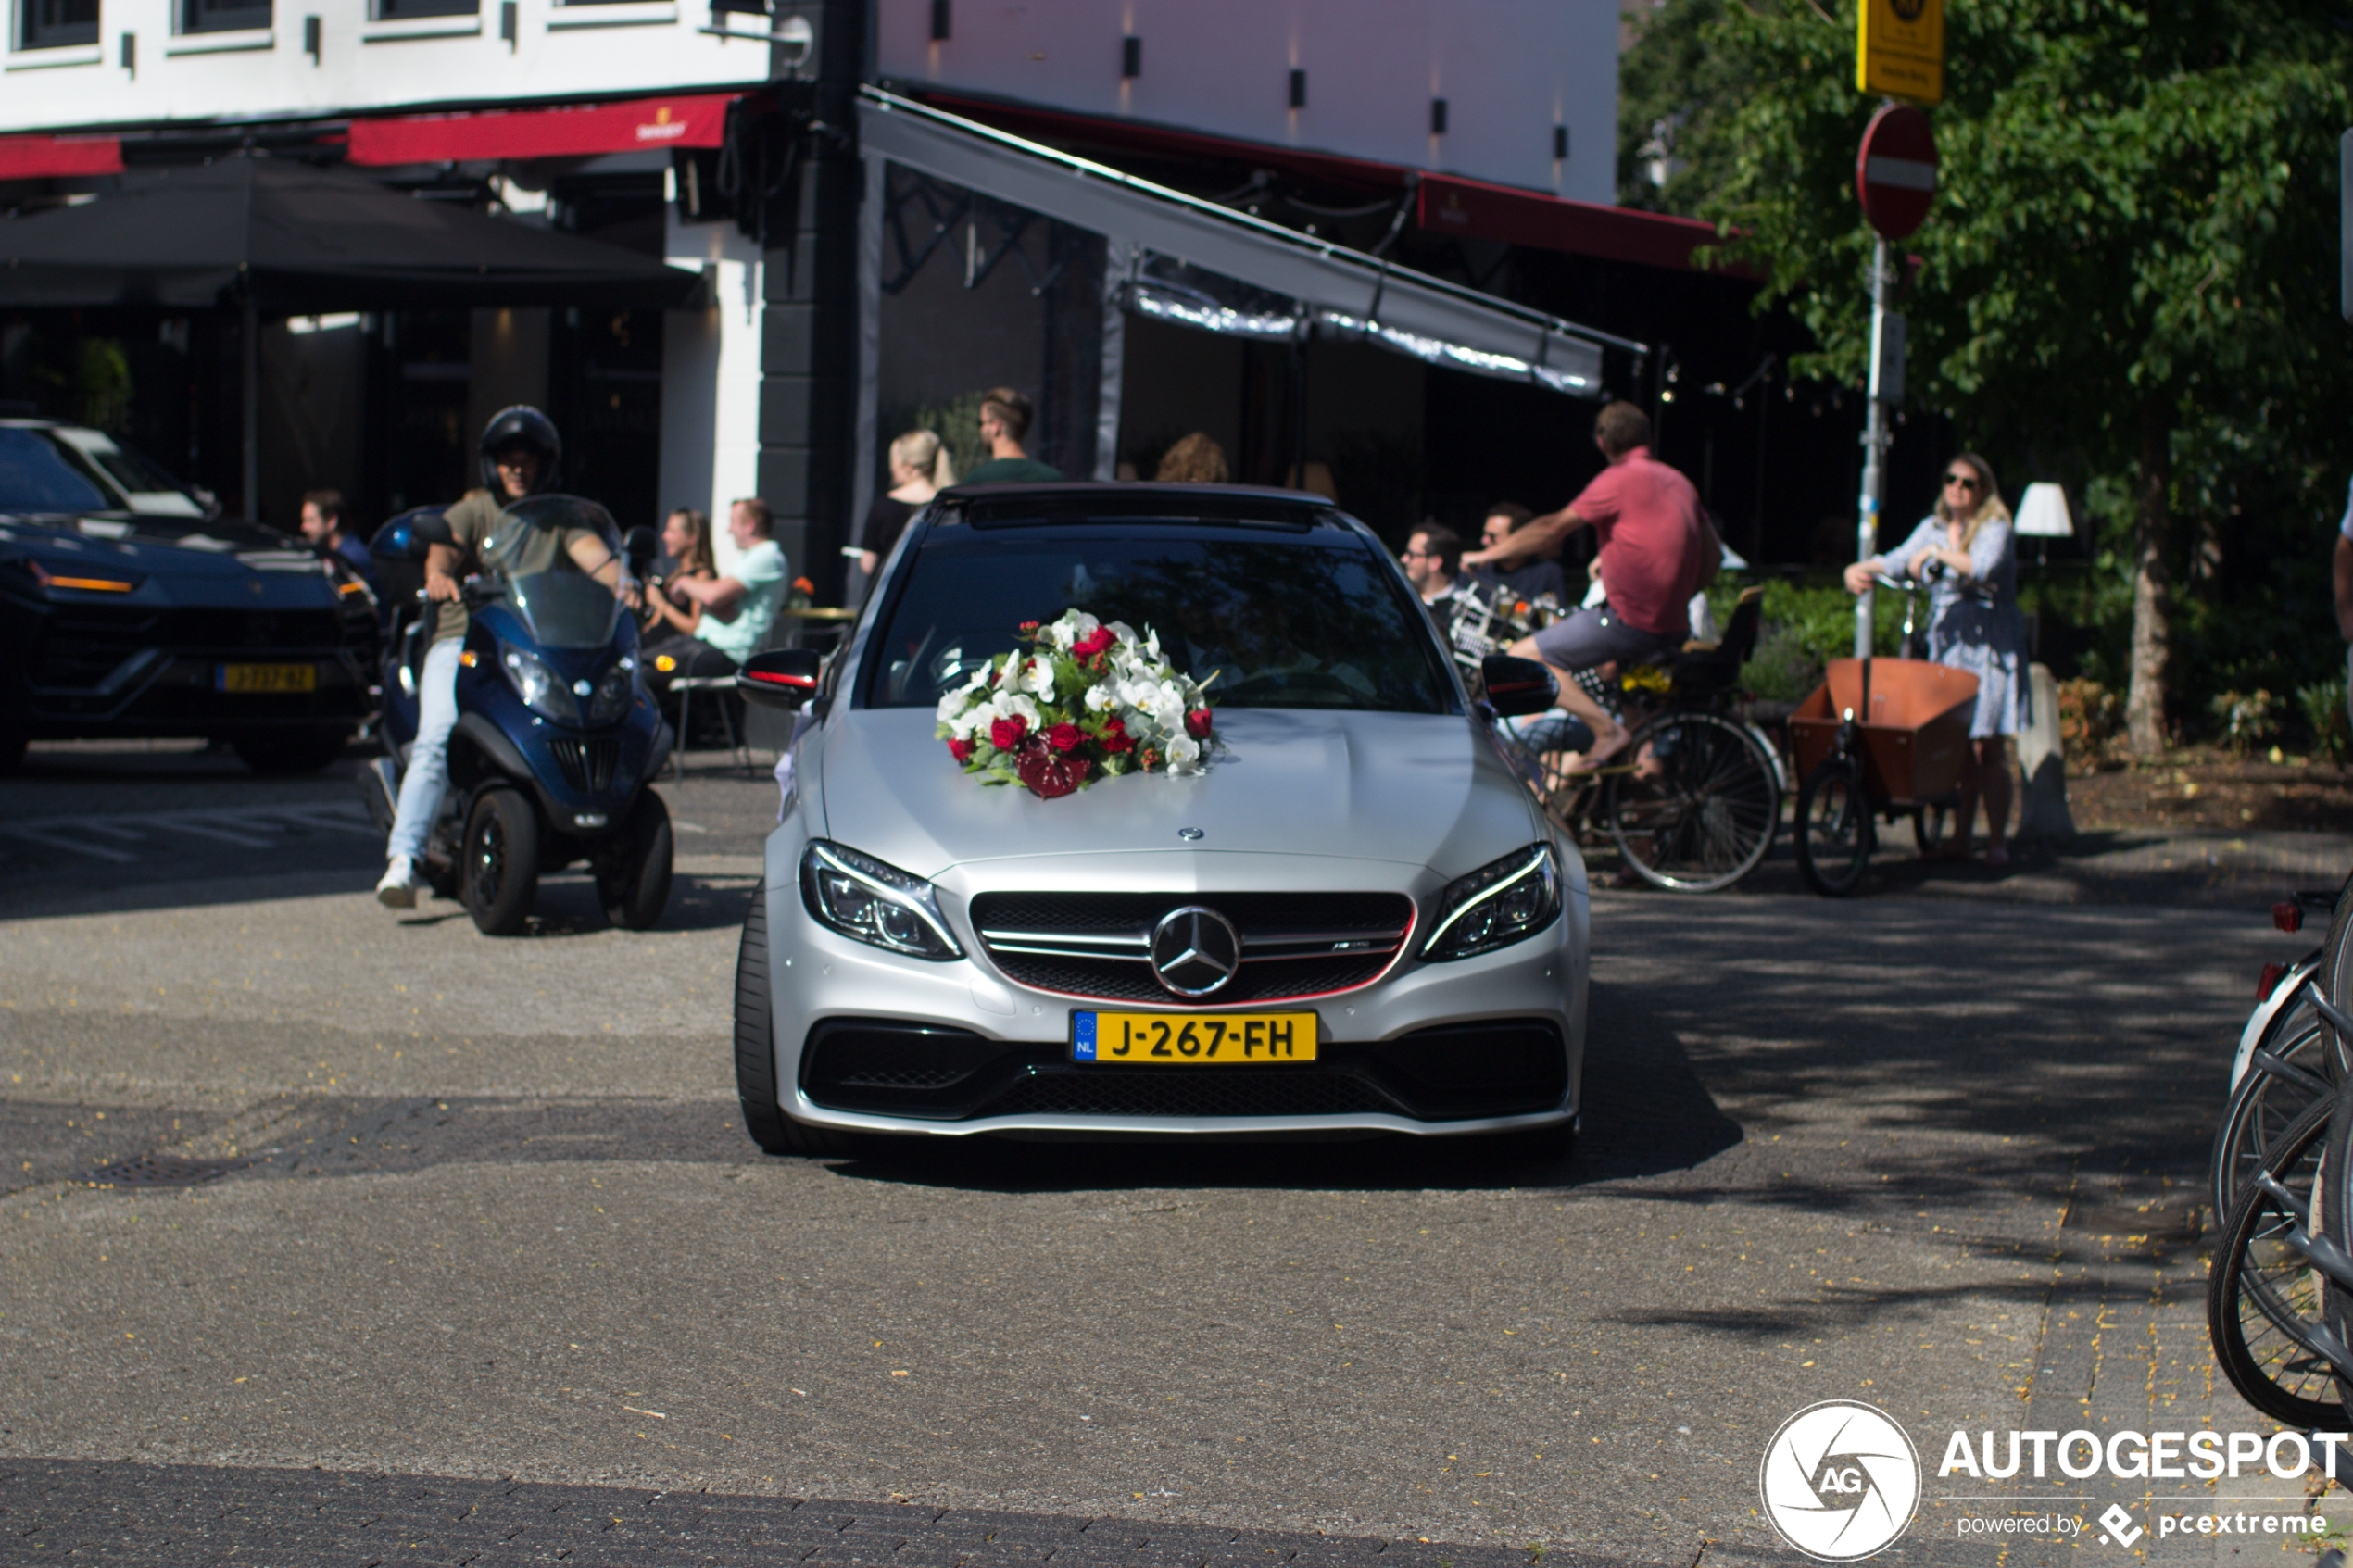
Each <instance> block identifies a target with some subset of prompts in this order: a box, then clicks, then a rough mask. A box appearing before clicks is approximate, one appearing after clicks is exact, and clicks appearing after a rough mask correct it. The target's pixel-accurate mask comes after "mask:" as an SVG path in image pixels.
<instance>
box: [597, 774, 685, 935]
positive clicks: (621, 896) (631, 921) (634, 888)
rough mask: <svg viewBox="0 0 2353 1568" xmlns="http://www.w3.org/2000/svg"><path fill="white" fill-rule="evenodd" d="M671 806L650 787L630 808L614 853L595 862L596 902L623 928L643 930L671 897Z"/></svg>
mask: <svg viewBox="0 0 2353 1568" xmlns="http://www.w3.org/2000/svg"><path fill="white" fill-rule="evenodd" d="M670 860H671V833H670V809H669V808H668V807H667V806H664V805H663V804H662V803H661V797H660V796H658V795H656V794H655V793H654V792H653V791H652V790H650V789H648V790H645V791H642V792H641V793H640V794H639V795H638V797H637V804H635V806H632V807H631V808H630V809H629V818H628V821H626V822H623V823H622V826H621V832H620V834H619V835H618V836H617V837H616V839H615V841H614V843H613V846H612V849H611V853H610V856H609V857H608V858H607V859H603V860H600V861H598V865H597V901H598V903H600V904H602V905H603V906H604V907H605V918H606V919H607V920H609V921H610V922H612V923H613V924H615V925H617V926H619V927H621V928H622V929H623V931H645V930H648V929H650V928H651V927H652V925H653V923H654V922H656V921H658V920H660V919H661V911H662V906H664V905H665V904H668V903H669V902H670Z"/></svg>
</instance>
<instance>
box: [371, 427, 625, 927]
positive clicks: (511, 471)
mask: <svg viewBox="0 0 2353 1568" xmlns="http://www.w3.org/2000/svg"><path fill="white" fill-rule="evenodd" d="M481 454H482V475H483V482H484V486H485V488H484V489H481V490H474V491H470V492H468V494H467V495H466V496H465V498H464V499H463V500H460V501H459V503H458V504H457V505H456V506H453V507H451V508H449V509H448V511H447V513H445V514H444V518H445V521H447V525H448V530H449V535H450V538H451V540H452V541H453V542H452V543H450V544H447V545H442V544H435V545H434V546H431V549H430V551H429V553H428V555H427V557H426V560H425V595H426V597H427V599H428V600H429V601H431V603H430V613H432V614H434V617H435V620H434V639H433V644H432V647H431V649H430V651H428V652H427V653H426V655H425V658H424V663H423V668H422V670H421V671H419V675H420V679H419V681H418V684H417V696H418V715H417V736H416V741H415V744H414V745H413V746H412V747H411V748H410V751H409V764H408V768H407V771H405V772H404V773H403V774H402V776H401V780H400V800H399V805H398V807H397V809H396V812H395V814H394V818H393V825H392V835H391V840H390V842H389V843H388V844H387V845H386V847H385V850H386V856H387V860H388V863H387V864H386V866H385V868H384V880H383V881H381V882H379V883H377V884H376V899H377V901H378V902H379V903H381V904H383V905H384V907H385V908H387V909H414V908H415V907H416V903H417V884H418V882H419V872H418V867H419V864H420V862H421V861H422V859H424V853H425V840H426V837H427V835H428V834H430V833H431V831H432V827H433V822H434V818H435V816H436V815H438V814H439V812H440V810H441V800H442V795H443V792H444V791H445V790H446V789H447V787H448V782H449V767H448V749H449V735H450V732H451V731H452V730H454V729H455V728H456V727H457V723H458V697H457V681H458V669H459V652H460V651H461V650H462V648H463V647H464V645H465V638H466V627H467V613H466V608H465V599H464V588H463V579H464V577H465V576H466V575H467V573H469V572H472V571H481V570H482V569H483V567H484V558H483V552H484V548H485V546H487V545H488V544H489V542H490V540H491V538H492V536H493V535H494V534H495V533H497V529H498V525H499V521H500V519H501V518H502V517H504V516H505V515H506V510H507V508H508V507H510V505H512V504H513V503H515V502H518V501H521V500H522V499H524V498H525V497H527V496H530V495H537V494H540V493H542V492H545V491H547V490H550V489H552V488H554V486H555V483H556V475H557V470H558V467H559V465H560V462H561V460H562V458H563V442H562V439H561V438H560V436H558V435H557V433H556V427H555V425H554V424H553V423H552V422H551V421H550V420H548V418H547V415H545V414H543V413H541V412H540V411H539V410H538V409H536V408H527V407H523V406H521V405H518V406H517V407H515V408H506V409H502V410H500V411H499V413H498V414H497V416H495V417H494V418H493V419H492V420H491V421H490V423H489V425H488V426H487V428H485V429H484V431H483V433H482V443H481ZM525 538H526V540H527V541H528V542H527V543H526V544H525V545H524V546H523V547H524V548H525V549H526V550H527V551H530V552H532V553H535V554H540V555H545V556H546V557H547V560H546V561H543V562H536V563H535V562H530V561H524V562H510V563H505V564H507V565H508V566H509V568H510V570H517V571H534V570H545V569H546V567H547V565H550V564H552V563H553V561H554V558H555V555H556V553H557V552H559V551H560V552H561V553H562V554H563V555H565V556H568V557H569V558H571V561H572V564H573V566H575V567H577V568H579V570H580V571H583V572H585V573H587V574H588V575H589V576H591V577H593V578H595V579H596V580H597V581H598V582H599V583H603V584H604V585H605V586H606V587H608V588H610V589H612V590H614V592H615V593H616V594H623V595H624V596H627V594H626V589H625V587H624V584H623V570H622V561H621V558H619V557H618V556H616V555H614V554H613V553H612V550H611V548H610V546H609V545H608V544H607V543H606V541H605V540H604V539H603V538H602V537H601V536H600V535H599V534H598V533H595V532H593V531H590V530H585V529H562V530H554V531H534V532H532V533H528V534H526V535H525Z"/></svg>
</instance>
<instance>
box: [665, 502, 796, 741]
mask: <svg viewBox="0 0 2353 1568" xmlns="http://www.w3.org/2000/svg"><path fill="white" fill-rule="evenodd" d="M773 526H774V524H773V523H772V521H770V518H769V513H768V503H767V502H765V501H763V500H761V498H760V497H759V496H757V495H748V496H746V497H744V499H742V500H740V501H737V502H736V504H735V505H734V506H732V507H730V508H728V509H727V536H728V537H729V538H731V539H733V540H734V541H735V542H736V548H738V549H740V550H741V551H743V554H742V555H741V556H740V557H739V558H737V559H736V564H735V565H734V566H733V567H731V568H729V569H728V572H727V575H726V576H724V577H673V578H672V579H671V581H670V588H671V590H672V591H673V592H674V593H678V594H681V595H684V596H686V597H687V598H689V599H692V600H693V601H694V602H695V603H697V604H698V605H700V606H702V611H703V615H702V631H701V633H700V634H699V635H698V636H695V637H690V638H688V639H686V642H685V643H684V644H674V645H672V646H670V647H668V648H666V649H665V650H664V651H665V652H667V653H669V654H670V655H671V656H672V657H673V659H675V660H676V663H675V665H674V666H673V668H672V669H669V670H661V669H660V668H656V669H652V670H648V671H647V672H646V680H647V684H649V685H651V686H652V687H653V688H654V690H655V693H656V694H657V695H658V696H660V695H667V693H668V691H669V687H670V683H671V682H673V681H675V680H678V679H680V678H681V677H683V676H711V675H732V674H734V673H735V672H736V670H737V669H738V668H739V667H741V665H742V664H743V661H744V660H745V659H749V658H750V657H751V656H752V655H753V654H755V653H758V652H759V651H760V650H761V648H763V647H766V646H768V633H769V632H770V631H771V630H773V629H774V626H775V624H776V611H777V610H778V609H780V608H783V606H784V602H785V595H786V592H787V591H788V590H789V589H790V588H791V586H792V568H791V566H790V565H789V564H788V563H787V562H786V559H785V552H784V550H783V549H782V548H780V547H779V546H777V544H776V542H775V541H774V539H772V538H770V537H769V533H770V530H771V529H772V527H773Z"/></svg>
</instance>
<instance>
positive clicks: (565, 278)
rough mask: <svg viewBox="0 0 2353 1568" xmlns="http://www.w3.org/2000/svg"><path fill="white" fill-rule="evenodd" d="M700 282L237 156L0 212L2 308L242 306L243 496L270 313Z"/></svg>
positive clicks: (692, 296) (353, 183)
mask: <svg viewBox="0 0 2353 1568" xmlns="http://www.w3.org/2000/svg"><path fill="white" fill-rule="evenodd" d="M702 286H703V285H702V277H701V274H700V273H698V272H689V271H686V270H682V269H679V268H675V267H669V266H665V265H664V264H663V263H661V261H658V260H656V259H654V258H652V257H646V256H641V255H639V254H638V253H637V252H635V251H632V250H624V249H623V248H622V247H621V246H619V245H606V244H604V243H603V242H602V241H599V240H589V239H583V238H581V237H580V236H579V235H576V234H566V233H561V232H557V231H554V230H549V229H535V228H531V227H529V226H527V225H524V224H522V223H518V222H515V221H513V220H510V219H502V218H492V217H488V216H486V215H484V214H483V213H479V212H476V211H474V210H473V209H472V208H471V207H463V206H459V205H457V204H454V203H450V202H440V201H428V200H420V199H417V198H415V197H411V196H407V195H403V194H400V193H399V192H396V191H394V190H390V189H388V188H386V187H385V186H384V185H380V184H378V183H377V182H374V181H372V180H370V179H368V178H366V177H365V176H363V175H359V174H353V173H349V172H346V171H345V170H342V169H321V168H316V167H313V166H311V165H308V164H303V163H296V162H291V161H286V160H282V159H275V158H270V157H226V158H221V159H219V160H217V161H215V162H212V163H208V164H204V165H199V166H191V167H188V168H181V169H157V170H156V171H154V172H152V173H145V174H139V175H134V176H132V177H131V178H130V179H128V180H127V181H126V182H124V185H123V187H122V189H121V190H120V191H119V192H116V193H113V194H106V195H101V196H99V197H98V198H97V199H96V200H94V201H90V202H85V203H83V204H82V205H81V206H78V207H58V208H53V209H51V210H50V211H47V212H43V213H39V214H36V215H34V216H32V217H30V218H21V219H15V220H8V221H6V222H0V308H19V309H21V308H33V307H106V306H153V307H162V308H166V309H206V308H211V307H221V306H235V307H238V308H240V309H241V310H242V311H243V313H244V316H245V344H244V346H245V367H244V369H245V495H246V504H247V506H248V507H250V505H251V504H252V500H251V498H252V496H253V494H254V492H255V489H256V486H257V483H258V480H259V477H260V476H259V472H258V470H259V466H260V464H259V445H258V440H259V436H258V425H259V400H260V395H259V387H260V381H259V359H258V337H257V333H256V331H255V329H256V326H257V324H258V320H259V318H261V317H263V316H302V315H321V314H324V313H326V312H329V311H340V310H397V309H422V308H434V307H443V308H451V307H476V306H499V305H507V306H573V305H582V306H599V307H646V308H670V309H675V308H680V307H688V306H691V305H692V304H693V303H694V302H695V301H697V300H698V298H699V297H700V295H701V290H702Z"/></svg>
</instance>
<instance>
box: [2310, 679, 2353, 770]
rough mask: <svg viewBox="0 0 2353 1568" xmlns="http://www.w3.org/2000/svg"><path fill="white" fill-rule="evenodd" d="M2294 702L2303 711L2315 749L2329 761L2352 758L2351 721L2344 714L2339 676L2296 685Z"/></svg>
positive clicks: (2343, 698) (2352, 726) (2352, 737)
mask: <svg viewBox="0 0 2353 1568" xmlns="http://www.w3.org/2000/svg"><path fill="white" fill-rule="evenodd" d="M2296 707H2298V708H2300V709H2303V710H2304V723H2305V727H2306V728H2308V729H2309V730H2310V731H2311V732H2312V749H2313V750H2314V751H2316V752H2318V753H2320V754H2321V755H2322V756H2323V757H2325V758H2327V759H2329V760H2330V761H2332V762H2343V761H2344V760H2346V759H2347V758H2348V757H2353V721H2348V720H2347V717H2346V712H2345V682H2344V680H2343V679H2342V678H2339V679H2337V680H2334V681H2322V682H2320V683H2319V684H2315V685H2309V686H2304V687H2300V688H2298V690H2297V691H2296Z"/></svg>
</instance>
